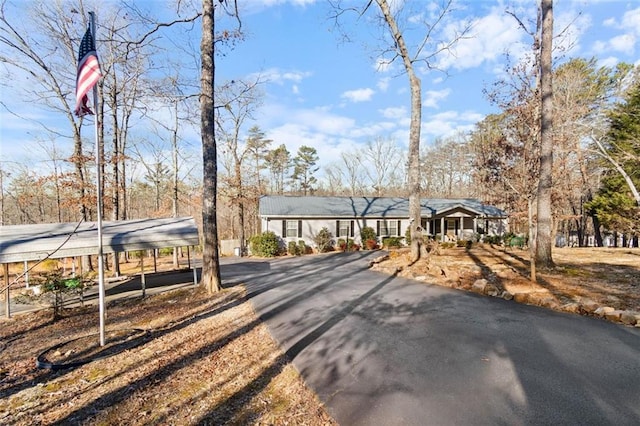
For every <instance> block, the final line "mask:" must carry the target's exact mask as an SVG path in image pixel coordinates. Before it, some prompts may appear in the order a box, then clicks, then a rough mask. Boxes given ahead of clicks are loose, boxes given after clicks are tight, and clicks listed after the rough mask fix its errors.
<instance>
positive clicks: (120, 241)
mask: <svg viewBox="0 0 640 426" xmlns="http://www.w3.org/2000/svg"><path fill="white" fill-rule="evenodd" d="M199 244H200V239H199V236H198V228H197V226H196V223H195V220H194V219H193V217H178V218H161V219H135V220H122V221H113V222H102V246H103V247H102V251H103V253H104V254H110V253H116V252H120V253H121V252H128V251H136V250H155V249H162V248H168V247H187V248H189V247H193V246H197V245H199ZM97 254H98V226H97V223H96V222H80V223H46V224H34V225H9V226H2V227H0V264H2V265H3V269H4V277H5V279H4V282H5V285H4V288H5V295H6V302H7V304H6V314H7V316H10V303H9V302H10V297H9V287H10V284H9V264H10V263H20V262H25V261H40V260H43V259H47V258H50V259H61V258H66V257H78V256H89V255H97ZM189 263H190V265H189V266H190V267H191V268H192V269H193V279H194V284H195V283H197V275H196V268H195V264H194V265H193V266H192V265H191V261H189ZM140 266H141V272H142V282H143V292H144V263H143V262H141V265H140Z"/></svg>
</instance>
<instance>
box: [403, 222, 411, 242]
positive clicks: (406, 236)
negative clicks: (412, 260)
mask: <svg viewBox="0 0 640 426" xmlns="http://www.w3.org/2000/svg"><path fill="white" fill-rule="evenodd" d="M404 240H405V241H406V242H407V245H408V246H411V227H410V226H409V227H407V230H406V231H404Z"/></svg>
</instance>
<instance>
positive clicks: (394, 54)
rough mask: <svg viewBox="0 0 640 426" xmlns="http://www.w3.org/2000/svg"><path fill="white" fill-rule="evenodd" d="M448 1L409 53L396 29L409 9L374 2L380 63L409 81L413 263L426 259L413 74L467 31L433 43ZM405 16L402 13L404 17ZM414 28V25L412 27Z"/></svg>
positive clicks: (417, 84)
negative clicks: (381, 43) (381, 36)
mask: <svg viewBox="0 0 640 426" xmlns="http://www.w3.org/2000/svg"><path fill="white" fill-rule="evenodd" d="M340 3H341V2H339V1H334V2H333V6H334V9H335V10H336V15H335V17H336V19H338V18H339V17H341V16H342V15H343V14H344V12H345V11H347V10H354V9H345V8H342V7H341V5H340ZM452 3H453V2H452V0H445V1H443V2H442V3H441V4H440V5H438V6H439V7H434V10H435V9H437V10H435V11H434V12H433V13H432V14H430V15H429V16H430V22H426V21H422V22H419V24H420V25H421V28H423V29H424V32H423V33H422V34H421V37H419V39H418V40H417V41H416V42H415V44H413V51H410V45H409V44H408V43H407V41H406V40H405V37H404V32H403V30H402V29H401V27H400V25H399V22H400V21H399V20H398V19H397V18H398V17H400V16H403V12H406V9H405V8H408V7H409V6H408V5H407V4H406V3H403V4H401V5H400V4H395V3H394V9H393V10H392V8H391V5H390V2H389V1H388V0H376V4H377V5H378V10H379V12H380V14H381V21H382V27H384V28H386V31H385V32H387V31H388V33H387V34H388V36H389V37H387V41H388V44H387V45H386V47H385V48H384V51H383V53H382V57H383V58H384V59H383V62H384V63H386V64H391V63H392V62H394V61H395V60H396V59H399V60H401V61H402V64H403V69H404V72H405V73H406V75H407V77H408V79H409V88H410V93H411V122H410V125H409V144H408V145H409V149H408V153H407V154H408V160H407V167H408V168H407V170H408V173H407V174H408V176H407V191H406V192H407V193H408V194H409V216H410V223H411V225H410V230H411V231H410V232H411V257H412V260H413V261H417V260H419V259H420V257H421V256H422V255H426V250H425V249H424V247H423V240H422V228H421V213H422V211H421V206H420V197H421V194H422V191H421V186H420V185H421V171H420V131H421V121H422V86H421V80H420V78H419V77H418V74H417V72H416V65H417V64H421V65H423V66H424V67H425V68H427V69H433V68H434V61H435V58H436V56H437V55H438V54H440V53H442V52H445V51H448V50H450V49H451V47H452V46H453V45H454V44H455V43H456V42H457V41H458V40H460V39H461V38H462V37H464V36H465V34H466V33H467V32H468V30H469V27H468V26H463V28H462V29H461V30H460V31H457V32H456V34H455V35H454V36H453V38H452V39H451V40H437V39H436V34H437V31H438V30H439V28H440V27H441V26H442V25H444V22H445V21H446V17H447V16H448V15H449V14H450V13H451V12H452V11H453V7H452ZM371 4H373V1H370V2H367V4H366V6H365V7H364V9H363V10H359V11H357V12H358V14H359V16H362V15H364V14H365V13H366V12H367V10H368V9H369V6H370V5H371ZM404 14H406V13H404ZM414 24H415V23H414Z"/></svg>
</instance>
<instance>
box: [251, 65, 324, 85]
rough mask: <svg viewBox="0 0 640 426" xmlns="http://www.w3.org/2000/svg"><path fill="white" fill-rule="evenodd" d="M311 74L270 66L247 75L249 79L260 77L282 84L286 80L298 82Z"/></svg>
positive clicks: (286, 81)
mask: <svg viewBox="0 0 640 426" xmlns="http://www.w3.org/2000/svg"><path fill="white" fill-rule="evenodd" d="M312 75H313V73H312V72H310V71H281V70H279V69H278V68H270V69H268V70H265V71H262V72H259V73H254V74H251V75H249V78H250V79H256V78H261V79H262V80H266V81H268V82H269V83H275V84H279V85H283V84H285V83H288V82H294V83H300V82H301V81H302V80H304V79H305V78H308V77H311V76H312Z"/></svg>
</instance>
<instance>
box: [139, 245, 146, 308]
mask: <svg viewBox="0 0 640 426" xmlns="http://www.w3.org/2000/svg"><path fill="white" fill-rule="evenodd" d="M140 283H141V285H142V297H144V295H145V284H146V282H145V279H144V252H143V253H142V256H140Z"/></svg>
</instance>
